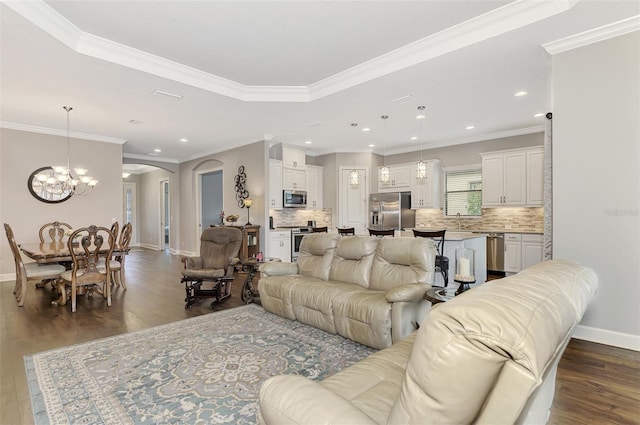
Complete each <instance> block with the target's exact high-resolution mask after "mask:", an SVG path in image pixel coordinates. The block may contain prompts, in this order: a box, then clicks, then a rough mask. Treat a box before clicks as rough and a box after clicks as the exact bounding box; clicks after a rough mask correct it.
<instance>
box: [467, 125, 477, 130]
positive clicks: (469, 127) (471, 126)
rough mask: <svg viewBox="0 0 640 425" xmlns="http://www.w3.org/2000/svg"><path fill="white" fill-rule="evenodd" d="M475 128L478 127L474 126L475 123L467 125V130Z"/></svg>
mask: <svg viewBox="0 0 640 425" xmlns="http://www.w3.org/2000/svg"><path fill="white" fill-rule="evenodd" d="M474 128H476V127H475V126H473V125H468V126H467V127H466V130H473V129H474Z"/></svg>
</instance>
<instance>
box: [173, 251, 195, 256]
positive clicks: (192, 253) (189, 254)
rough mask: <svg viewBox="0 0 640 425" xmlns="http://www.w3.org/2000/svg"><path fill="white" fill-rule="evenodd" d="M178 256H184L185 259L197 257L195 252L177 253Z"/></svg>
mask: <svg viewBox="0 0 640 425" xmlns="http://www.w3.org/2000/svg"><path fill="white" fill-rule="evenodd" d="M175 254H176V255H184V256H185V257H195V256H196V253H195V252H193V251H176V252H175Z"/></svg>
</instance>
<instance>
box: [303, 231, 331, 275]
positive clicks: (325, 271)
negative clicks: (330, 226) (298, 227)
mask: <svg viewBox="0 0 640 425" xmlns="http://www.w3.org/2000/svg"><path fill="white" fill-rule="evenodd" d="M338 237H339V236H338V235H337V234H335V235H334V234H331V233H312V234H309V235H305V236H304V237H303V238H302V242H300V255H299V256H298V270H299V273H300V275H302V276H308V277H315V278H318V279H322V280H327V279H329V270H330V268H331V260H332V259H333V251H334V250H335V248H336V244H337V243H338Z"/></svg>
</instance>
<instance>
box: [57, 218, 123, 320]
mask: <svg viewBox="0 0 640 425" xmlns="http://www.w3.org/2000/svg"><path fill="white" fill-rule="evenodd" d="M77 236H79V237H80V242H79V247H74V246H73V242H72V241H73V239H74V238H76V237H77ZM115 241H116V238H115V237H114V235H113V233H111V230H109V229H107V228H106V227H98V226H95V225H91V226H89V227H83V228H80V229H77V230H75V231H74V232H73V233H72V234H71V236H70V237H69V240H68V241H67V245H68V247H69V253H70V255H71V260H72V268H71V270H67V271H65V272H64V273H62V274H61V277H62V280H63V282H62V283H61V285H60V288H59V289H60V290H61V291H64V290H65V285H66V286H70V287H71V312H72V313H75V312H76V297H77V292H78V287H79V286H86V287H87V289H88V296H89V297H91V296H92V295H93V292H98V293H99V294H101V295H103V296H104V298H106V299H107V306H109V307H111V264H110V263H111V262H110V261H106V262H104V261H103V262H102V264H101V262H100V257H104V258H111V255H112V254H113V249H114V246H115ZM99 284H102V287H100V285H99ZM63 294H64V292H63Z"/></svg>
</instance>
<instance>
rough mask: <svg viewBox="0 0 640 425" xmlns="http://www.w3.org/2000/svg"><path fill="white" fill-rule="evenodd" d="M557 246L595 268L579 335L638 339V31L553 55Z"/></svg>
mask: <svg viewBox="0 0 640 425" xmlns="http://www.w3.org/2000/svg"><path fill="white" fill-rule="evenodd" d="M552 85H553V170H554V171H553V229H554V230H553V254H554V258H567V259H571V260H575V261H578V262H579V263H582V264H584V265H586V266H588V267H591V268H593V269H594V270H595V272H596V274H597V275H598V277H599V280H600V287H599V293H598V294H597V296H596V298H595V300H594V302H593V303H592V305H591V306H590V308H589V310H588V311H587V313H586V315H585V317H584V319H583V321H582V324H581V325H582V326H581V328H580V329H579V332H578V333H577V336H579V337H583V338H585V339H591V340H595V341H598V342H603V343H607V344H611V345H618V346H627V347H629V348H634V349H640V342H639V341H640V313H639V311H640V308H639V306H640V225H639V212H638V211H639V207H640V201H639V199H640V173H639V170H640V32H635V33H631V34H627V35H624V36H620V37H616V38H613V39H610V40H607V41H603V42H600V43H596V44H592V45H589V46H586V47H581V48H578V49H575V50H571V51H568V52H564V53H560V54H557V55H555V56H554V57H553V76H552Z"/></svg>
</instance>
